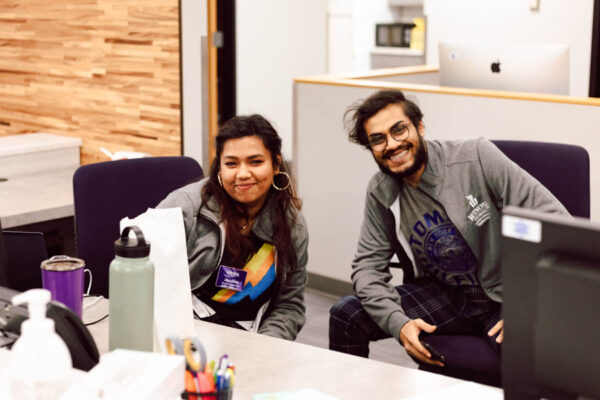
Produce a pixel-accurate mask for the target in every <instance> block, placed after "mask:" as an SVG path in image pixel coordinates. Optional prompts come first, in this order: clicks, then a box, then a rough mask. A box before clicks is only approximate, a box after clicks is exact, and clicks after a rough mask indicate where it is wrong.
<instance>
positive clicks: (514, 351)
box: [500, 207, 600, 400]
mask: <svg viewBox="0 0 600 400" xmlns="http://www.w3.org/2000/svg"><path fill="white" fill-rule="evenodd" d="M500 245H501V257H502V259H501V260H502V261H501V264H502V286H503V295H502V297H503V302H504V303H503V309H502V312H503V318H504V330H505V331H504V343H503V344H502V385H503V388H504V396H505V397H504V398H505V399H507V400H516V399H518V400H521V399H539V398H546V399H577V398H578V397H579V396H581V397H583V398H600V311H599V310H600V225H599V224H594V223H592V222H590V221H589V220H586V219H580V218H570V217H564V216H555V215H549V214H543V213H540V212H536V211H532V210H525V209H521V208H515V207H506V208H505V210H504V212H503V217H502V238H501V243H500Z"/></svg>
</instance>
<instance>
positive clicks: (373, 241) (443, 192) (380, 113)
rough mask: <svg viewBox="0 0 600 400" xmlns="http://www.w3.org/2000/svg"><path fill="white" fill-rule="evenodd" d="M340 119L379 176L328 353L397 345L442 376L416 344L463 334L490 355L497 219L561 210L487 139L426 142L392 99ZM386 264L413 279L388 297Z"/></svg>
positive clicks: (403, 106) (497, 284) (497, 314)
mask: <svg viewBox="0 0 600 400" xmlns="http://www.w3.org/2000/svg"><path fill="white" fill-rule="evenodd" d="M346 115H347V116H350V118H349V119H348V125H349V127H350V128H349V138H350V140H351V141H353V142H355V143H358V144H360V145H362V146H364V147H365V148H366V149H368V150H369V151H370V152H371V154H372V155H373V158H374V159H375V161H376V162H377V164H378V165H379V169H380V170H381V172H378V173H377V174H376V175H375V176H374V177H373V178H372V179H371V181H370V183H369V186H368V188H367V197H366V204H365V214H364V219H363V224H362V228H361V233H360V239H359V243H358V249H357V252H356V255H355V257H354V261H353V263H352V282H353V284H354V290H355V292H356V294H355V295H354V296H348V297H345V298H343V299H342V300H340V301H339V302H338V303H337V304H336V305H334V306H333V307H332V309H331V310H330V322H329V348H330V349H333V350H337V351H341V352H345V353H350V354H355V355H359V356H363V357H368V355H369V343H370V342H371V341H375V340H379V339H384V338H388V337H394V338H396V339H397V340H398V341H399V342H400V343H401V344H402V345H403V346H404V348H405V350H406V352H407V353H408V354H409V355H411V356H412V357H414V358H416V359H418V360H419V361H420V362H423V363H428V364H433V365H438V366H444V362H443V360H440V359H439V358H436V357H434V354H432V351H430V350H431V349H427V348H425V347H424V346H423V344H422V343H421V342H420V337H421V335H422V333H425V334H436V333H445V334H448V333H456V334H464V333H469V334H480V335H482V336H483V335H485V336H486V337H488V338H489V343H490V346H492V347H494V348H495V349H496V350H497V351H499V349H500V343H502V339H503V322H502V319H501V303H502V283H501V280H500V268H499V239H500V238H499V236H500V217H501V211H502V208H503V207H504V206H506V205H516V206H520V207H526V208H532V209H537V210H540V211H544V212H552V213H560V214H568V213H567V211H566V209H565V208H564V207H563V206H562V205H561V204H560V202H559V201H558V200H557V199H556V198H555V197H554V196H553V195H552V194H551V193H550V192H549V191H548V190H547V189H546V188H544V187H543V186H542V185H541V184H540V183H539V182H538V181H537V180H535V179H534V178H533V177H531V176H530V175H529V174H528V173H527V172H525V171H524V170H522V169H521V168H519V167H518V166H517V165H516V164H515V163H513V162H512V161H510V160H509V159H508V158H507V157H506V156H505V155H504V154H503V153H502V152H501V151H500V150H498V148H496V147H495V146H494V144H492V143H491V142H490V141H488V140H486V139H483V138H480V139H474V140H457V141H438V140H425V139H424V137H425V125H424V124H423V114H422V112H421V111H420V110H419V107H418V106H417V105H416V104H415V103H413V102H412V101H410V100H408V99H406V98H405V96H404V94H403V93H402V92H400V91H394V90H384V91H379V92H377V93H375V94H373V95H372V96H371V97H369V98H368V99H366V100H365V101H364V102H362V103H361V104H358V105H357V106H353V107H351V108H350V109H349V110H348V111H347V112H346ZM394 255H396V256H397V257H398V259H399V261H400V263H403V264H404V265H409V266H411V267H412V268H410V269H411V270H412V271H413V275H414V279H411V278H413V277H410V276H405V277H404V284H403V285H401V286H397V287H394V286H392V285H391V284H390V283H389V282H390V279H391V278H392V275H391V273H390V269H389V264H390V260H391V259H392V257H393V256H394Z"/></svg>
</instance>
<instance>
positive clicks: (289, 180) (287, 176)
mask: <svg viewBox="0 0 600 400" xmlns="http://www.w3.org/2000/svg"><path fill="white" fill-rule="evenodd" d="M277 175H284V176H285V177H286V178H287V185H285V187H279V186H277V185H276V184H275V179H273V182H272V183H271V185H272V186H273V187H274V188H275V189H276V190H286V189H287V188H289V187H290V185H291V184H292V178H290V174H288V173H287V172H278V173H276V174H275V176H277ZM275 176H273V178H275Z"/></svg>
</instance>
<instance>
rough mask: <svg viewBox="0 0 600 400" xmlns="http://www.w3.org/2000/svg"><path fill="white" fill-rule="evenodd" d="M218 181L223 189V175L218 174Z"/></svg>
mask: <svg viewBox="0 0 600 400" xmlns="http://www.w3.org/2000/svg"><path fill="white" fill-rule="evenodd" d="M217 180H218V181H219V185H221V187H223V182H221V175H220V174H217Z"/></svg>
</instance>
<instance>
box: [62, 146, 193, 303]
mask: <svg viewBox="0 0 600 400" xmlns="http://www.w3.org/2000/svg"><path fill="white" fill-rule="evenodd" d="M202 177H203V172H202V167H200V165H199V164H198V162H196V160H194V159H193V158H189V157H148V158H139V159H131V160H118V161H107V162H101V163H96V164H89V165H84V166H81V167H79V168H78V169H77V171H75V174H74V176H73V193H74V203H75V233H76V242H77V256H78V257H79V258H81V259H83V260H84V261H85V263H86V267H87V268H89V269H90V270H91V272H92V276H93V281H92V282H93V283H92V288H91V292H92V293H94V294H101V295H103V296H105V297H107V296H108V267H109V264H110V262H111V261H112V259H113V258H114V242H115V240H117V238H118V237H119V233H120V232H119V221H120V220H121V219H122V218H124V217H130V218H134V217H136V216H138V215H139V214H141V213H143V212H145V211H146V210H147V209H148V208H152V207H156V205H158V203H160V201H161V200H163V199H164V198H165V197H166V196H167V195H168V194H169V193H171V192H172V191H173V190H175V189H178V188H180V187H182V186H185V185H186V184H188V183H191V182H193V181H196V180H198V179H201V178H202Z"/></svg>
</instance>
